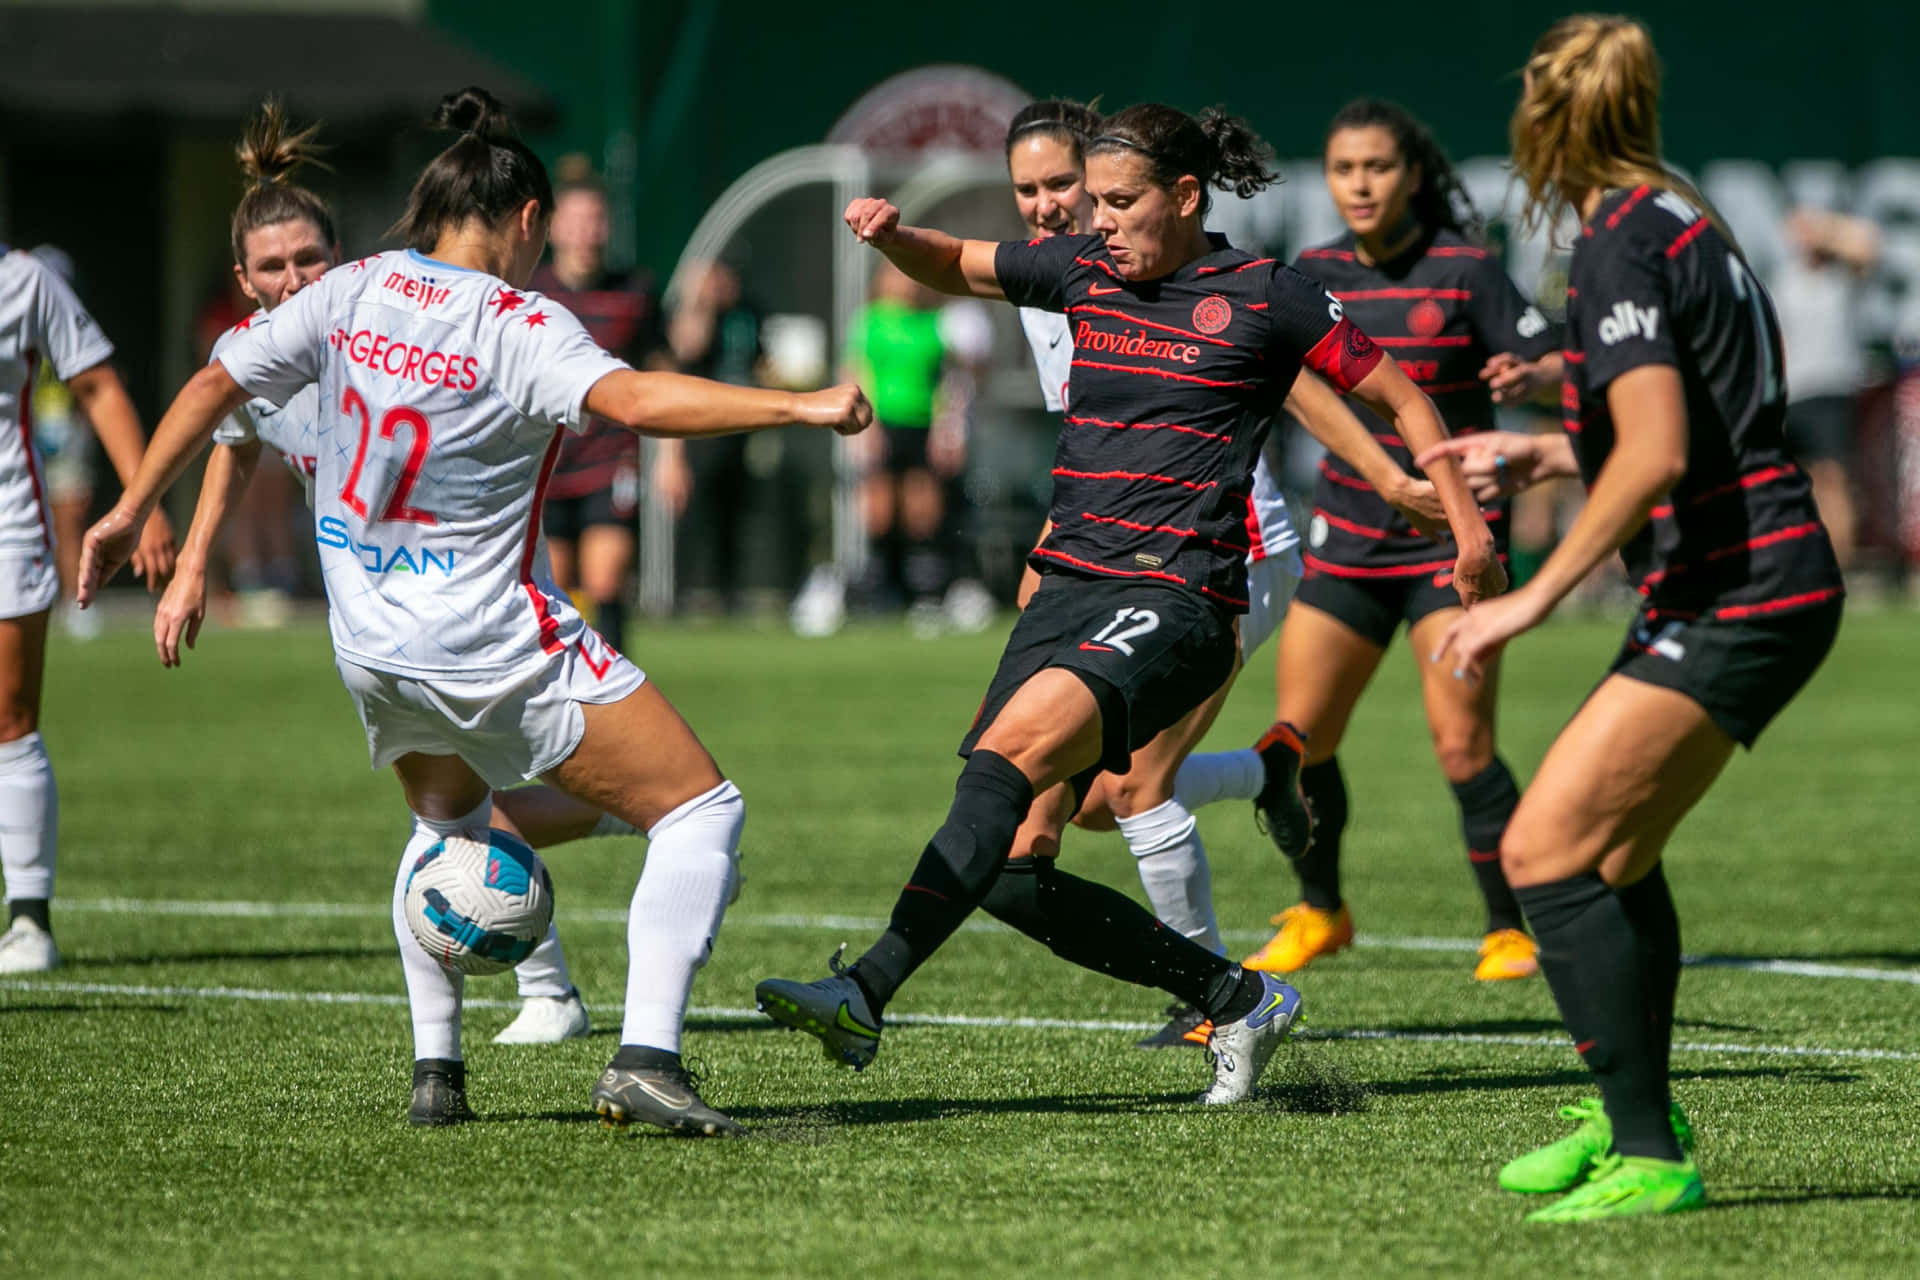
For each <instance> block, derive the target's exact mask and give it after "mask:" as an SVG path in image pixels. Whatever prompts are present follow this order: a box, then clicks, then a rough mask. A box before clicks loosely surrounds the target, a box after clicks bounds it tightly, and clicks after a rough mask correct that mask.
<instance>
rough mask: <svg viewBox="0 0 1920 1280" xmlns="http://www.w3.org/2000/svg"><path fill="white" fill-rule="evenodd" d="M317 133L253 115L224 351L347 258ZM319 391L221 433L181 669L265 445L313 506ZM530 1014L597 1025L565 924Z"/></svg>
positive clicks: (545, 961)
mask: <svg viewBox="0 0 1920 1280" xmlns="http://www.w3.org/2000/svg"><path fill="white" fill-rule="evenodd" d="M314 133H315V130H314V129H313V128H308V129H306V130H303V131H301V132H299V133H290V132H289V131H288V125H287V119H286V114H285V112H284V111H283V110H282V109H281V107H280V105H279V103H277V102H275V101H274V100H272V99H269V100H268V101H267V102H266V103H265V105H263V106H262V107H261V109H260V110H259V111H258V112H257V113H255V115H254V117H253V119H252V120H251V121H249V122H248V125H247V131H246V135H245V136H244V137H243V138H242V139H241V142H240V146H239V148H238V155H239V159H240V168H241V171H242V172H243V173H245V174H246V175H247V177H248V179H249V180H250V181H249V185H248V187H247V191H246V194H245V195H243V196H242V197H241V199H240V203H239V205H238V206H237V207H236V208H235V209H234V212H233V224H232V240H233V257H234V268H233V272H234V277H235V279H236V280H238V282H239V284H240V289H241V292H243V293H245V294H246V296H247V297H248V298H250V299H252V300H253V301H255V302H257V303H259V304H260V310H259V311H257V312H255V313H254V314H253V315H251V316H249V317H247V318H246V319H245V320H242V321H241V322H240V323H239V324H238V325H236V326H234V328H232V329H230V330H228V331H227V332H226V333H224V334H222V335H221V336H220V338H219V340H218V341H216V342H215V343H214V347H213V358H214V359H216V360H217V359H218V358H219V356H220V353H221V352H222V351H224V350H226V348H227V347H229V346H231V345H232V344H233V343H234V342H236V341H238V340H239V338H240V337H241V336H242V335H243V334H245V333H246V332H247V331H248V330H250V329H251V328H252V327H253V325H254V322H255V321H256V320H259V319H260V318H261V317H263V316H264V315H266V313H267V312H269V311H272V310H273V309H274V308H275V307H277V306H279V305H280V304H281V303H283V302H285V301H286V300H287V299H289V298H291V297H293V295H294V294H296V293H298V292H299V291H300V290H301V289H303V288H305V287H306V286H308V285H310V284H312V283H313V282H314V281H316V280H318V279H319V278H320V277H321V276H323V275H325V274H326V271H327V269H328V268H329V267H332V266H334V265H335V264H336V263H337V261H338V260H339V248H338V245H337V243H336V236H335V234H334V224H333V212H332V210H330V209H329V208H328V207H327V204H326V202H325V201H324V200H322V199H321V198H320V197H319V196H317V195H315V194H314V193H313V192H311V191H309V190H307V189H306V188H304V187H300V186H297V185H295V184H294V183H292V182H290V181H289V180H288V179H289V178H290V176H291V175H292V173H293V172H294V170H296V169H298V168H299V167H300V166H301V165H302V164H305V163H308V162H310V161H311V160H312V159H313V156H314V152H315V150H316V148H315V146H314V142H313V137H314ZM319 395H320V392H319V388H318V386H309V387H305V388H303V389H302V390H300V391H299V392H297V393H295V395H294V397H293V398H292V399H291V400H289V401H287V403H286V404H285V405H284V406H283V405H276V404H274V403H273V402H272V401H270V400H264V399H258V398H256V399H253V400H250V401H248V402H247V403H246V404H245V405H244V406H242V407H241V408H240V409H238V410H236V411H235V412H234V414H233V416H232V417H230V418H228V419H227V420H226V421H225V422H222V423H221V424H220V426H219V427H218V428H217V429H215V431H214V433H213V438H214V442H215V445H214V449H213V452H212V453H211V454H210V455H209V457H208V459H207V471H206V476H205V478H204V480H203V481H202V483H201V487H200V500H199V505H198V506H197V507H196V508H195V510H194V516H193V523H192V526H191V527H190V528H189V529H188V530H187V536H186V539H185V542H184V543H183V545H182V547H181V550H180V560H179V563H178V565H177V566H176V567H175V572H174V577H173V581H172V582H171V583H169V584H168V585H167V589H166V592H165V593H164V594H163V595H162V596H161V598H160V605H159V608H157V609H156V610H155V611H154V621H153V638H154V645H155V647H156V648H157V649H158V650H159V653H160V661H161V662H162V664H164V665H166V666H169V667H173V666H178V665H179V664H180V659H181V653H180V647H181V642H182V641H183V640H184V641H185V643H186V645H187V647H188V648H191V647H192V646H193V644H194V641H195V639H196V638H197V637H198V635H199V632H200V624H201V623H202V621H204V620H205V618H206V606H207V563H208V560H209V559H210V558H211V555H212V552H213V548H214V547H215V546H216V545H218V543H219V540H220V534H221V531H222V530H223V529H224V528H225V526H226V522H227V518H228V516H229V514H230V513H231V512H233V511H234V510H235V509H236V508H237V507H238V505H239V503H240V499H241V496H242V495H243V494H244V493H245V492H246V488H247V484H248V481H249V480H251V479H252V477H253V473H254V470H255V468H257V467H258V466H259V463H260V457H261V453H262V451H263V449H266V448H271V449H272V450H273V451H274V452H275V453H276V454H278V455H279V456H280V460H281V461H282V462H284V463H285V464H286V465H287V467H288V469H289V470H291V471H292V472H293V474H294V476H295V477H297V478H298V480H299V482H300V485H301V490H302V492H303V494H304V495H305V497H306V500H307V505H308V506H309V507H311V506H312V505H313V474H314V470H315V464H316V462H317V460H318V452H319V446H318V443H317V439H318V433H319V430H320V401H319ZM493 804H494V812H493V819H492V825H493V826H496V827H502V828H505V829H507V830H510V831H516V832H518V833H519V834H520V835H521V836H522V837H523V838H524V839H526V840H527V841H528V843H530V844H532V845H533V846H534V847H535V848H539V849H546V848H550V847H552V846H553V845H556V844H562V843H565V842H566V841H568V840H573V839H578V838H580V837H582V836H586V835H633V834H636V832H635V831H634V829H633V827H632V826H631V825H630V824H628V823H626V822H624V821H622V820H621V819H619V818H616V817H614V816H613V815H611V814H603V813H601V812H600V811H599V810H597V809H594V808H592V807H590V806H588V805H584V804H581V803H580V802H579V801H577V800H575V799H573V798H572V797H570V796H568V795H566V794H565V793H564V792H560V791H555V790H554V789H553V788H551V787H546V786H533V787H520V788H517V789H515V790H512V791H500V792H496V793H495V794H494V797H493ZM514 977H515V979H516V981H517V983H518V985H519V990H520V1012H519V1014H518V1016H516V1017H515V1018H514V1020H513V1021H512V1022H511V1023H509V1024H508V1025H507V1026H506V1028H505V1029H503V1030H502V1031H501V1032H500V1033H499V1034H498V1035H496V1036H495V1037H494V1041H495V1043H497V1044H553V1043H558V1042H559V1041H562V1040H571V1039H575V1038H577V1037H580V1036H584V1035H586V1034H587V1032H589V1031H590V1030H592V1029H593V1023H592V1020H591V1018H589V1017H588V1015H587V1007H586V1003H585V1002H584V1001H582V1000H581V998H580V992H579V991H578V989H576V988H575V987H574V985H573V980H572V978H571V976H570V975H569V973H568V970H567V962H566V955H565V953H564V952H563V951H562V949H561V946H560V933H559V929H558V928H557V927H554V928H550V929H549V930H548V932H547V937H546V940H545V941H544V942H542V943H541V944H540V946H539V947H538V948H537V949H536V950H535V951H534V953H533V954H532V955H530V956H528V957H527V958H526V959H525V960H523V961H521V962H520V963H519V964H518V965H516V966H515V967H514Z"/></svg>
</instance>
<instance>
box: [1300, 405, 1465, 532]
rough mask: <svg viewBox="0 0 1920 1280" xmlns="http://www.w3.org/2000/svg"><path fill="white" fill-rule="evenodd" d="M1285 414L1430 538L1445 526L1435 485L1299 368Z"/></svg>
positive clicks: (1444, 514) (1443, 514) (1445, 517)
mask: <svg viewBox="0 0 1920 1280" xmlns="http://www.w3.org/2000/svg"><path fill="white" fill-rule="evenodd" d="M1287 412H1288V413H1290V414H1292V415H1293V416H1294V417H1295V418H1296V419H1298V420H1299V422H1300V425H1301V426H1303V427H1305V428H1306V429H1307V434H1309V435H1311V436H1312V437H1313V438H1314V439H1315V440H1318V441H1319V442H1320V443H1321V444H1323V445H1325V446H1326V447H1327V449H1328V451H1329V452H1331V453H1333V454H1334V455H1336V456H1337V457H1339V458H1340V459H1341V460H1342V461H1344V462H1345V463H1346V464H1347V465H1348V466H1350V467H1352V468H1353V469H1354V470H1355V471H1358V472H1359V473H1360V478H1361V479H1363V480H1365V481H1366V482H1367V483H1368V484H1370V485H1372V486H1373V488H1374V491H1375V492H1376V493H1378V494H1379V495H1380V496H1381V497H1382V498H1385V499H1386V500H1387V502H1388V504H1389V505H1391V506H1392V507H1393V508H1394V509H1395V510H1397V511H1399V512H1400V514H1401V515H1403V516H1405V517H1406V519H1407V523H1409V524H1411V525H1412V526H1413V527H1414V528H1416V529H1418V530H1419V531H1420V532H1421V533H1424V534H1426V535H1427V536H1428V537H1429V538H1431V537H1435V536H1437V535H1438V534H1439V533H1440V531H1441V530H1443V529H1445V528H1446V527H1447V513H1446V509H1445V508H1444V507H1442V506H1441V505H1440V496H1439V494H1438V493H1437V492H1436V491H1435V489H1434V487H1433V485H1432V484H1430V483H1428V482H1427V481H1425V480H1416V479H1415V478H1414V477H1412V476H1410V475H1408V474H1407V473H1406V472H1405V471H1403V470H1401V469H1400V464H1399V463H1397V462H1395V461H1394V460H1393V456H1392V455H1391V454H1389V453H1388V452H1387V451H1386V450H1385V449H1383V448H1381V447H1380V442H1379V441H1378V440H1375V439H1374V438H1373V433H1372V432H1371V431H1369V430H1367V425H1366V423H1364V422H1362V421H1360V419H1359V418H1357V417H1355V416H1354V412H1353V410H1352V409H1350V408H1348V407H1347V402H1346V401H1345V400H1344V399H1342V398H1341V395H1340V393H1339V392H1337V391H1335V390H1334V389H1333V388H1332V387H1330V386H1328V385H1327V384H1326V383H1325V382H1322V381H1321V380H1320V379H1319V378H1318V377H1316V376H1314V375H1313V374H1311V373H1308V372H1307V371H1306V370H1304V369H1303V370H1301V371H1300V376H1299V377H1298V378H1296V379H1294V383H1293V391H1292V392H1291V393H1290V394H1289V395H1288V396H1287Z"/></svg>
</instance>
